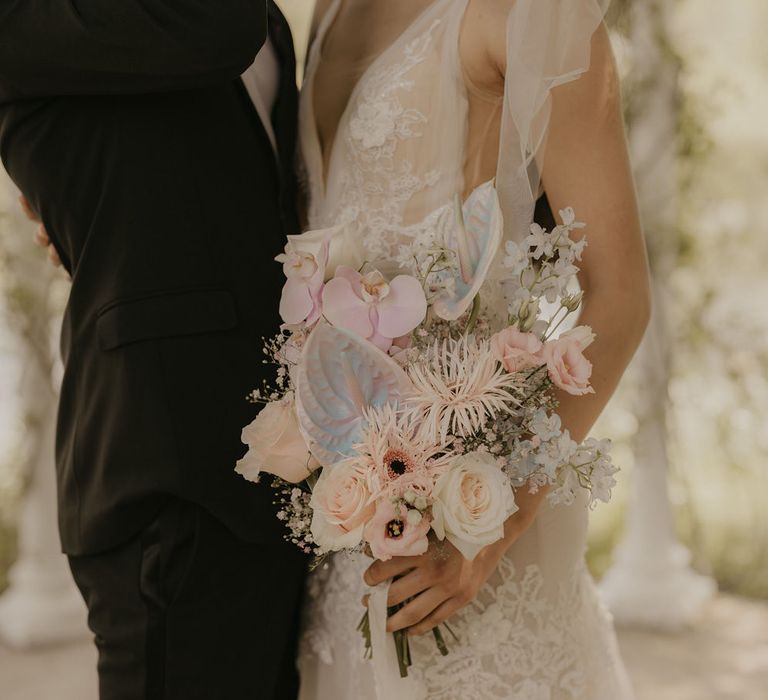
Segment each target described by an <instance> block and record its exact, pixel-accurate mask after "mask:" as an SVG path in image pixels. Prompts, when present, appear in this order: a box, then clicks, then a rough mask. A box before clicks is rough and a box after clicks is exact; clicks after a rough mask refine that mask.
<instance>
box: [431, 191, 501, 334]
mask: <svg viewBox="0 0 768 700" xmlns="http://www.w3.org/2000/svg"><path fill="white" fill-rule="evenodd" d="M454 206H455V214H456V216H455V222H454V226H453V227H452V235H449V240H448V241H446V245H447V246H448V247H449V248H451V249H452V250H454V251H455V252H456V255H457V257H458V260H459V265H458V269H457V270H456V273H455V276H454V284H453V285H452V292H451V293H450V294H449V293H444V294H443V295H441V296H440V297H439V298H438V299H437V300H436V301H435V303H434V305H433V309H434V312H435V314H436V315H437V316H439V317H440V318H442V319H444V320H446V321H455V320H457V319H458V318H460V317H461V316H462V314H464V313H465V312H466V311H467V309H469V307H470V305H471V304H472V302H473V300H474V299H475V297H476V296H477V294H478V292H479V291H480V288H481V287H482V285H483V282H485V279H486V277H487V276H488V272H489V271H490V269H491V264H492V263H493V260H494V257H495V256H496V253H497V252H498V250H499V247H500V245H501V241H502V237H503V230H504V221H503V217H502V213H501V207H500V205H499V198H498V194H497V192H496V188H495V187H494V185H493V182H488V183H486V184H484V185H481V186H480V187H478V188H477V189H475V190H474V191H473V192H472V194H471V195H470V196H469V199H468V200H467V201H466V202H465V203H464V205H463V206H462V204H461V199H460V198H459V197H458V196H457V197H456V199H455V202H454Z"/></svg>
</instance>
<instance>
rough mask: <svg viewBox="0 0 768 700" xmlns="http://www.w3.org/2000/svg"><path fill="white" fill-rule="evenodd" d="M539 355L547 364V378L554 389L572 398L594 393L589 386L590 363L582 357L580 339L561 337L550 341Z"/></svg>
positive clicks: (573, 336)
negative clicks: (570, 395) (557, 388)
mask: <svg viewBox="0 0 768 700" xmlns="http://www.w3.org/2000/svg"><path fill="white" fill-rule="evenodd" d="M541 354H542V357H543V358H544V360H545V362H546V363H547V370H548V372H549V378H550V379H551V380H552V382H553V383H554V385H555V386H556V387H559V388H560V389H562V390H563V391H566V392H568V393H569V394H572V395H573V396H583V395H584V394H594V393H595V390H594V389H593V388H592V387H591V386H590V385H589V378H590V377H591V376H592V363H591V362H590V361H589V360H588V359H587V358H586V357H584V350H583V345H582V342H581V338H580V337H578V336H577V335H572V336H568V335H563V336H561V337H560V338H558V339H557V340H550V341H549V342H547V343H545V344H544V347H543V349H542V351H541Z"/></svg>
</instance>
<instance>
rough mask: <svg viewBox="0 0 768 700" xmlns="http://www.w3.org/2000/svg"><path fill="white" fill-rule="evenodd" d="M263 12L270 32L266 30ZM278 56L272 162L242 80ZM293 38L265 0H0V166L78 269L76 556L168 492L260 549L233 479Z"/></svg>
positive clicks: (267, 271)
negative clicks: (255, 64) (267, 50)
mask: <svg viewBox="0 0 768 700" xmlns="http://www.w3.org/2000/svg"><path fill="white" fill-rule="evenodd" d="M268 14H269V17H268ZM268 26H270V28H271V29H272V30H273V41H274V44H275V47H276V49H277V53H278V55H279V57H280V60H281V68H282V81H281V89H280V96H279V100H278V104H277V106H276V108H275V117H276V119H275V126H276V131H277V138H278V143H279V152H280V153H279V156H280V157H279V164H278V163H277V162H276V160H275V158H274V156H273V152H272V148H271V145H270V142H269V140H268V138H267V135H266V133H265V131H264V129H263V126H262V125H261V122H260V121H259V119H258V116H257V114H256V112H255V109H254V108H253V105H252V104H251V102H250V100H249V99H248V96H247V93H246V91H245V88H244V86H243V84H242V82H241V81H240V80H239V76H240V74H241V73H242V72H243V71H244V70H245V69H246V68H247V67H248V66H249V65H250V63H251V62H252V61H253V59H254V56H255V54H256V53H257V51H258V50H259V48H260V47H261V45H262V44H263V42H264V40H265V36H266V34H267V28H268ZM294 76H295V64H294V58H293V47H292V43H291V38H290V33H289V30H288V26H287V24H286V23H285V21H284V19H283V18H282V16H281V15H280V14H279V11H277V9H276V7H275V6H274V4H273V3H269V4H268V3H267V2H266V0H215V2H213V1H212V2H204V1H201V0H121V2H114V0H71V1H69V2H58V3H51V2H48V1H47V0H2V2H0V155H1V156H2V160H3V163H4V165H5V167H6V169H7V170H8V172H9V173H10V175H11V177H12V178H13V179H14V180H15V182H16V183H17V185H18V186H19V188H20V189H21V190H22V192H23V193H24V194H25V195H26V196H27V198H28V199H29V201H30V202H31V204H32V206H33V207H34V208H35V210H36V211H37V212H39V214H40V215H41V217H42V220H43V222H44V223H45V226H46V228H47V230H48V233H49V234H50V236H51V239H52V241H53V242H54V244H55V246H56V248H57V250H58V252H59V254H60V255H61V259H62V261H63V262H64V265H65V266H66V268H67V269H68V270H69V271H70V273H71V275H72V290H71V296H70V299H69V304H68V307H67V310H66V315H65V319H64V325H63V333H62V353H63V357H64V361H65V375H64V380H63V385H62V389H61V403H60V411H59V425H58V438H57V473H58V486H59V520H60V531H61V538H62V543H63V547H64V550H65V551H66V552H67V553H69V554H74V555H78V554H86V553H94V552H98V551H101V550H105V549H107V548H110V547H112V546H115V545H117V544H119V543H120V542H122V541H124V540H126V539H128V538H129V537H131V536H132V535H133V534H135V533H136V532H137V531H139V530H140V529H141V528H142V527H143V526H144V525H145V524H146V523H147V522H148V521H149V520H151V518H152V517H153V516H154V514H155V513H156V512H157V511H158V509H159V508H160V507H161V506H162V505H163V503H164V502H165V501H166V500H167V499H168V498H169V496H175V497H180V498H183V499H188V500H191V501H194V502H197V503H199V504H202V505H203V506H204V507H205V508H207V509H208V510H210V511H211V512H212V513H213V514H215V515H216V516H217V517H219V518H220V519H221V520H222V521H224V522H225V524H227V525H228V526H229V527H230V528H231V529H232V530H233V531H234V532H236V533H237V534H239V535H240V536H242V537H244V538H246V539H249V540H258V539H260V538H279V537H280V533H281V530H280V524H279V522H278V521H277V520H276V519H275V517H274V513H273V508H272V507H271V501H272V494H271V493H270V491H269V489H268V488H267V487H257V486H254V485H253V484H250V483H248V482H246V481H244V480H243V479H242V478H241V477H239V476H237V475H236V474H235V473H234V471H233V469H234V465H235V462H236V461H237V459H238V458H240V456H241V455H242V454H243V452H244V447H243V445H242V443H241V441H240V431H241V429H242V427H243V426H244V425H245V424H246V423H248V422H249V421H250V420H252V419H253V417H254V415H255V408H254V407H253V406H252V405H251V404H249V403H248V402H247V401H246V395H247V394H248V392H249V391H250V390H251V389H252V388H254V387H257V386H260V384H261V382H262V380H263V379H265V378H268V375H269V374H270V373H269V370H268V368H267V367H266V366H264V365H263V364H262V362H261V360H262V357H263V356H262V354H261V338H262V336H268V335H272V334H274V333H275V332H276V331H277V328H278V325H279V318H278V315H277V308H278V298H279V293H280V289H281V286H282V283H283V279H282V273H281V269H280V266H279V265H278V264H276V263H275V262H274V261H273V258H274V256H275V255H276V254H277V253H279V252H280V251H281V249H282V247H283V244H284V237H285V235H286V234H287V233H294V232H297V230H298V223H297V221H296V213H295V209H294V196H295V193H294V185H293V177H292V174H291V170H292V166H293V152H294V143H295V137H296V85H295V80H294Z"/></svg>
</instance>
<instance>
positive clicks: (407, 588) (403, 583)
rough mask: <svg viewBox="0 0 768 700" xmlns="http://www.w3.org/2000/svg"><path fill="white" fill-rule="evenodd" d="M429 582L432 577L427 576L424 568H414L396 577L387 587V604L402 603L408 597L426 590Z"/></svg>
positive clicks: (390, 605) (430, 582)
mask: <svg viewBox="0 0 768 700" xmlns="http://www.w3.org/2000/svg"><path fill="white" fill-rule="evenodd" d="M431 584H432V579H431V578H430V577H429V576H427V574H426V572H425V570H424V569H422V568H418V569H414V570H413V571H411V573H409V574H406V575H405V576H403V577H402V578H399V579H397V581H395V582H394V583H393V584H392V585H391V586H390V587H389V597H388V598H387V605H388V606H389V607H390V608H391V607H392V606H393V605H399V604H400V603H404V602H405V601H406V600H408V599H409V598H413V597H414V596H417V595H418V594H419V593H423V592H424V591H426V590H427V589H428V588H429V587H430V585H431Z"/></svg>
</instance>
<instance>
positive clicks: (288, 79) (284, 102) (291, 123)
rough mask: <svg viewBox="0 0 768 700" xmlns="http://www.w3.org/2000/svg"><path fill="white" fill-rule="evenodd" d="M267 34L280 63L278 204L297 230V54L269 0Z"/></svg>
mask: <svg viewBox="0 0 768 700" xmlns="http://www.w3.org/2000/svg"><path fill="white" fill-rule="evenodd" d="M269 36H270V38H271V40H272V45H273V46H274V48H275V53H276V54H277V58H278V61H279V63H280V86H279V88H278V94H277V100H276V101H275V107H274V109H273V111H272V124H273V128H274V131H275V139H276V140H277V152H278V155H279V160H280V164H279V167H280V184H281V188H280V191H281V200H282V201H281V207H282V210H283V211H284V212H285V216H286V218H287V219H288V220H287V221H286V222H285V223H286V226H287V228H289V229H292V231H291V232H294V233H298V228H299V224H298V220H297V218H296V214H295V210H296V178H295V165H296V163H295V159H296V136H297V132H298V107H299V97H298V89H297V87H296V54H295V52H294V46H293V37H292V36H291V28H290V27H289V26H288V21H287V20H286V19H285V17H284V16H283V13H282V12H280V9H279V8H278V7H277V5H276V4H275V3H274V2H273V1H272V0H270V2H269Z"/></svg>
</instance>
